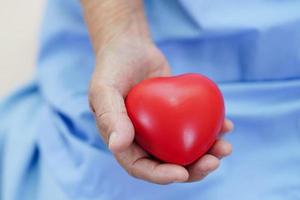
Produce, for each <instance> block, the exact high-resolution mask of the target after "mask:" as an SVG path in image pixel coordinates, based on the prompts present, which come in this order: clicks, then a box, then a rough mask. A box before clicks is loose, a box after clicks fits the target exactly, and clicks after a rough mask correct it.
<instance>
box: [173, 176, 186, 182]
mask: <svg viewBox="0 0 300 200" xmlns="http://www.w3.org/2000/svg"><path fill="white" fill-rule="evenodd" d="M185 181H186V178H183V177H177V178H176V179H175V180H174V183H183V182H185Z"/></svg>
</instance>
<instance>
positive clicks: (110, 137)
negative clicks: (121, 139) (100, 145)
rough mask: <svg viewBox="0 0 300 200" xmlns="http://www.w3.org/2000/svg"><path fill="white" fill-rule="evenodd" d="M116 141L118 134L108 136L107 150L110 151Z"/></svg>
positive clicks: (113, 133)
mask: <svg viewBox="0 0 300 200" xmlns="http://www.w3.org/2000/svg"><path fill="white" fill-rule="evenodd" d="M117 141H118V134H117V133H116V132H112V133H111V134H110V136H109V141H108V148H109V149H110V150H112V147H113V145H114V144H115V143H117Z"/></svg>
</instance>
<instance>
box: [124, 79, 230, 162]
mask: <svg viewBox="0 0 300 200" xmlns="http://www.w3.org/2000/svg"><path fill="white" fill-rule="evenodd" d="M125 103H126V108H127V112H128V115H129V117H130V119H131V121H132V123H133V125H134V128H135V132H136V133H135V141H136V142H137V143H138V144H139V145H140V146H141V147H142V148H143V149H144V150H146V151H147V152H149V153H150V154H152V155H153V156H155V157H156V158H158V159H160V160H162V161H164V162H167V163H174V164H180V165H188V164H191V163H193V162H194V161H196V160H197V159H199V158H200V157H201V156H202V155H203V154H205V153H206V152H207V151H208V150H209V149H210V147H211V146H212V145H213V144H214V142H215V140H216V139H217V137H218V135H219V132H220V129H221V128H222V124H223V121H224V100H223V97H222V94H221V92H220V90H219V89H218V87H217V85H216V84H215V83H214V82H213V81H211V80H210V79H208V78H207V77H205V76H203V75H199V74H184V75H179V76H173V77H158V78H152V79H148V80H144V81H142V82H141V83H139V84H138V85H136V86H135V87H134V88H133V89H132V90H131V91H130V92H129V94H128V95H127V97H126V102H125Z"/></svg>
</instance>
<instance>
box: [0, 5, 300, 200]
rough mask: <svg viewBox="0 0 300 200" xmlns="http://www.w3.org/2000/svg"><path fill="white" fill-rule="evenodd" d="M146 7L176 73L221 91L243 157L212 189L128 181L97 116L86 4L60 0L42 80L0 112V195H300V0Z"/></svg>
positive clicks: (44, 45) (53, 8)
mask: <svg viewBox="0 0 300 200" xmlns="http://www.w3.org/2000/svg"><path fill="white" fill-rule="evenodd" d="M145 2H146V11H147V17H148V20H149V23H150V26H151V32H152V35H153V37H154V39H155V41H156V42H157V45H158V46H159V47H160V49H161V50H162V51H163V52H164V53H165V55H166V56H167V58H168V60H169V61H170V63H171V65H172V69H173V72H174V74H180V73H185V72H197V73H203V74H205V75H207V76H209V77H210V78H212V79H213V80H215V81H217V82H218V83H219V85H220V87H221V89H222V91H223V94H224V96H225V101H226V109H227V115H228V117H229V118H231V119H233V121H234V122H235V131H234V132H233V133H232V134H231V135H228V136H227V139H228V140H229V141H230V142H232V144H233V146H234V153H233V155H232V156H230V157H229V158H226V159H225V160H224V161H223V162H222V165H221V167H220V168H219V169H218V170H217V171H216V172H214V173H213V174H211V175H210V176H209V177H207V178H206V179H205V180H204V181H202V182H197V183H189V184H172V185H168V186H160V185H155V184H151V183H147V182H144V181H141V180H137V179H134V178H132V177H130V176H128V175H127V174H126V172H125V171H124V170H123V169H122V168H121V167H120V166H119V165H118V164H117V162H116V161H115V160H114V158H113V156H112V155H111V154H110V152H109V151H108V150H107V148H106V147H105V145H104V144H103V142H102V141H101V139H100V137H99V134H98V132H97V129H96V127H95V122H94V120H93V117H92V114H91V113H90V111H89V109H88V101H87V88H88V82H89V80H90V77H91V73H92V71H93V66H94V55H93V52H92V48H91V44H90V41H89V39H88V33H87V30H86V28H85V26H84V22H83V19H82V14H81V9H80V5H79V1H75V0H51V1H49V2H48V5H47V9H46V15H45V18H44V23H43V28H42V33H41V48H40V53H39V59H38V67H37V73H36V78H35V80H33V81H32V83H30V84H28V85H27V86H25V87H24V88H21V89H20V90H19V91H17V92H15V93H14V94H13V95H12V96H10V97H8V98H6V99H4V100H3V101H2V102H1V104H0V119H1V121H0V154H1V157H0V199H3V200H19V199H22V200H24V199H25V200H26V199H29V200H33V199H43V200H47V199H49V200H50V199H51V200H52V199H57V200H67V199H101V200H103V199H130V200H132V199H133V200H134V199H143V200H148V199H149V200H150V199H186V200H189V199H193V200H194V199H197V200H198V199H199V200H202V199H205V200H207V199H209V200H219V199H232V200H240V199H243V200H253V199H264V200H282V199H285V200H295V199H300V170H299V169H300V12H299V10H300V1H296V0H294V1H293V0H289V1H275V0H253V1H237V0H235V1H234V0H226V1H225V0H221V1H216V0H201V1H200V0H199V1H194V0H176V1H175V0H164V1H154V0H145ZM20 67H22V66H20Z"/></svg>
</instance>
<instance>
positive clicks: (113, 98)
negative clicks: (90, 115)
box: [89, 31, 233, 184]
mask: <svg viewBox="0 0 300 200" xmlns="http://www.w3.org/2000/svg"><path fill="white" fill-rule="evenodd" d="M169 75H170V68H169V65H168V63H167V61H166V59H165V57H164V56H163V54H162V53H161V52H160V51H159V49H157V48H156V46H155V45H154V44H153V43H152V41H150V40H149V39H148V37H140V35H139V34H136V35H134V34H133V31H125V32H122V33H120V34H118V35H117V36H115V37H114V38H112V39H110V40H109V42H108V43H107V44H106V45H105V48H104V49H102V51H101V53H99V54H98V55H97V64H96V69H95V72H94V75H93V78H92V81H91V86H90V96H89V97H90V105H91V108H92V110H93V112H94V114H95V117H96V121H97V126H98V128H99V130H100V133H101V136H102V137H103V139H104V141H105V142H106V143H107V144H108V146H109V149H110V150H111V151H112V153H113V154H114V156H115V158H116V159H117V161H118V162H119V163H120V164H121V165H122V166H123V168H124V169H125V170H126V171H127V172H128V173H129V174H130V175H132V176H134V177H136V178H140V179H143V180H146V181H150V182H153V183H158V184H168V183H173V182H191V181H199V180H201V179H203V178H204V177H205V176H206V175H208V174H209V173H210V172H212V171H213V170H215V169H216V168H217V167H218V166H219V162H220V159H221V158H223V157H224V156H227V155H229V154H230V153H231V145H230V144H229V143H228V142H226V141H224V140H222V139H219V140H218V141H216V143H215V144H214V146H213V147H212V148H211V150H210V151H209V152H208V154H206V155H204V156H203V157H201V158H200V159H199V160H198V161H197V162H195V163H194V164H192V165H190V166H188V167H182V166H179V165H175V164H168V163H161V162H159V161H157V160H154V159H152V158H150V157H149V154H148V153H147V152H145V151H144V150H143V149H141V148H140V147H139V146H138V145H137V144H136V143H135V142H134V128H133V125H132V123H131V121H130V119H129V117H128V115H127V113H126V108H125V104H124V98H125V97H126V95H127V93H128V92H129V90H130V89H131V88H132V87H133V86H134V85H135V84H137V83H139V82H140V81H142V80H144V79H148V78H151V77H155V76H169ZM232 127H233V125H232V123H231V122H230V121H228V120H225V122H224V126H223V129H222V132H223V133H225V132H228V131H230V130H231V129H232Z"/></svg>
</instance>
